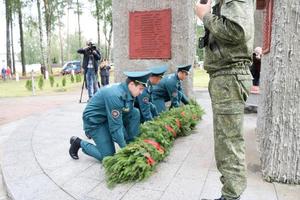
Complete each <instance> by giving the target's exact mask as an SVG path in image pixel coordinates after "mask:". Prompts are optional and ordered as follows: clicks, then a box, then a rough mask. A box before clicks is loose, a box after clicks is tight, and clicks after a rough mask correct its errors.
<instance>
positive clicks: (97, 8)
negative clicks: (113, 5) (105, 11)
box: [95, 0, 101, 48]
mask: <svg viewBox="0 0 300 200" xmlns="http://www.w3.org/2000/svg"><path fill="white" fill-rule="evenodd" d="M95 4H96V15H97V16H96V18H97V36H98V37H97V39H98V46H99V48H100V47H101V43H100V42H101V41H100V39H101V35H100V3H99V0H95Z"/></svg>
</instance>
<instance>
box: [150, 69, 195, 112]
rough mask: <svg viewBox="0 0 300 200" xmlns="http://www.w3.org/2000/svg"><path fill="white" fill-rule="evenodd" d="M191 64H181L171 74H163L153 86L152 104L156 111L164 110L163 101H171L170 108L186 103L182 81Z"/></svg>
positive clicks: (187, 73) (187, 100) (187, 101)
mask: <svg viewBox="0 0 300 200" xmlns="http://www.w3.org/2000/svg"><path fill="white" fill-rule="evenodd" d="M190 68H191V65H181V66H178V67H177V71H176V72H175V73H173V74H169V75H167V76H165V77H164V78H163V79H161V81H160V82H159V84H158V85H156V86H154V87H153V91H152V95H153V104H154V105H155V106H156V109H157V111H158V113H161V112H164V111H165V110H166V105H165V102H168V101H171V106H170V108H173V107H179V105H180V103H181V102H182V103H183V104H188V103H189V99H188V98H187V96H185V94H184V92H183V89H182V81H184V80H185V79H186V78H187V76H188V75H189V70H190Z"/></svg>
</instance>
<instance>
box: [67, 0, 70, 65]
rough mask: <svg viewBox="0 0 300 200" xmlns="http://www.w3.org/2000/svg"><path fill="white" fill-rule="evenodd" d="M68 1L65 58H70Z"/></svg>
mask: <svg viewBox="0 0 300 200" xmlns="http://www.w3.org/2000/svg"><path fill="white" fill-rule="evenodd" d="M70 9H71V5H70V2H69V3H68V11H67V60H70V57H71V55H70V23H69V22H70V21H69V20H70Z"/></svg>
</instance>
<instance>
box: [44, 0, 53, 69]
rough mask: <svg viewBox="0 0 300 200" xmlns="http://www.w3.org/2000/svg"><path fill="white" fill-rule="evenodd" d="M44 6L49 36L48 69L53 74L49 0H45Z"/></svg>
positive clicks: (47, 34) (47, 35)
mask: <svg viewBox="0 0 300 200" xmlns="http://www.w3.org/2000/svg"><path fill="white" fill-rule="evenodd" d="M44 8H45V24H46V37H47V56H46V62H47V70H48V72H49V73H50V74H52V68H51V34H52V32H51V11H50V10H49V9H51V8H49V3H48V0H44Z"/></svg>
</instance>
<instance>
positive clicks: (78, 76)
mask: <svg viewBox="0 0 300 200" xmlns="http://www.w3.org/2000/svg"><path fill="white" fill-rule="evenodd" d="M79 82H81V74H76V83H79Z"/></svg>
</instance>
